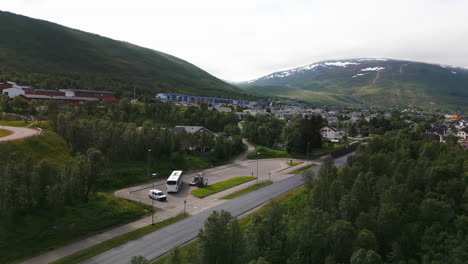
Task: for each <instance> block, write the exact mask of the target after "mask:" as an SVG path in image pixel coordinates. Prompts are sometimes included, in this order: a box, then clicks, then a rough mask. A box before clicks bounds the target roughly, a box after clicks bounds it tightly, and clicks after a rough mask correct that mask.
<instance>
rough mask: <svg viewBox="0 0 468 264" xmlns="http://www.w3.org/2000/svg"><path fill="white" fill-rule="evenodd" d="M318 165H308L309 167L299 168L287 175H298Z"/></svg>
mask: <svg viewBox="0 0 468 264" xmlns="http://www.w3.org/2000/svg"><path fill="white" fill-rule="evenodd" d="M317 166H318V164H310V165H307V166H303V167H300V168H299V169H297V170H294V171H291V172H290V173H289V174H299V173H301V172H303V171H305V170H308V169H310V168H313V167H317Z"/></svg>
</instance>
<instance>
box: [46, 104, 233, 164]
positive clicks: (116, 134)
mask: <svg viewBox="0 0 468 264" xmlns="http://www.w3.org/2000/svg"><path fill="white" fill-rule="evenodd" d="M48 116H49V118H50V120H51V126H52V127H53V129H54V130H55V131H56V132H57V133H58V134H60V135H62V136H63V137H64V138H65V139H66V140H67V142H68V143H69V144H70V146H71V148H72V151H73V152H77V151H84V150H86V149H88V148H90V147H93V148H96V149H99V150H100V151H101V152H102V153H103V154H104V155H105V157H107V158H108V159H109V160H145V159H146V158H147V155H148V154H147V150H148V149H151V153H150V155H151V158H152V159H157V158H162V157H173V156H174V155H177V154H178V153H182V152H183V151H184V150H187V149H190V148H192V147H199V148H200V149H203V150H206V149H209V150H211V149H213V150H214V154H215V155H216V157H217V158H219V159H221V160H222V159H226V158H227V157H228V156H229V155H230V153H238V152H239V151H241V150H242V139H241V137H240V136H239V135H237V134H239V133H240V131H239V128H238V127H237V121H238V118H237V116H236V115H234V114H232V113H221V112H218V111H216V110H210V109H209V108H208V107H207V106H206V105H202V106H200V107H187V108H184V107H177V106H174V105H170V104H163V103H153V104H143V105H141V104H129V103H128V102H125V101H123V102H121V103H120V104H117V105H107V106H105V107H97V106H96V105H94V104H87V105H86V106H85V107H84V108H83V109H75V110H72V111H71V112H67V113H64V112H58V111H57V108H56V107H54V106H53V105H52V104H50V105H49V109H48ZM143 120H146V121H144V122H143ZM174 125H191V126H194V125H201V126H206V127H207V128H208V129H212V130H213V131H221V132H222V131H228V132H230V134H231V135H232V138H231V140H228V139H227V138H224V137H214V136H213V134H209V133H197V134H190V133H186V132H183V133H181V134H176V133H174V132H173V131H172V130H171V128H172V126H174Z"/></svg>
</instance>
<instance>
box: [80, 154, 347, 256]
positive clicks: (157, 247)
mask: <svg viewBox="0 0 468 264" xmlns="http://www.w3.org/2000/svg"><path fill="white" fill-rule="evenodd" d="M349 155H352V154H348V155H346V156H343V157H340V158H337V159H335V165H336V166H337V167H339V166H342V165H344V164H345V163H346V159H347V157H348V156H349ZM318 169H319V167H315V168H313V169H312V170H314V171H317V170H318ZM302 184H303V180H302V176H301V175H300V174H297V175H294V176H291V177H289V178H286V179H283V180H281V181H278V182H275V183H274V184H272V185H269V186H266V187H264V188H261V189H259V190H256V191H253V192H250V193H248V194H245V195H243V196H239V197H237V198H234V199H232V200H229V201H227V202H224V203H222V204H220V205H218V206H216V207H213V208H210V209H207V210H205V211H203V212H201V213H199V214H196V215H193V216H190V217H189V218H186V219H184V220H182V221H179V222H177V223H175V224H172V225H170V226H167V227H165V228H162V229H160V230H157V231H155V232H153V233H151V234H148V235H146V236H143V237H141V238H138V239H135V240H133V241H130V242H128V243H126V244H124V245H121V246H118V247H116V248H114V249H111V250H108V251H106V252H104V253H101V254H100V255H97V256H95V257H93V258H90V259H88V260H87V261H84V262H83V263H86V264H98V263H99V264H118V263H122V264H124V263H125V264H127V263H128V262H129V260H130V258H131V257H132V256H143V257H145V258H147V259H148V260H153V259H156V258H158V257H159V256H161V255H164V254H165V253H167V252H169V251H170V250H172V249H173V248H174V247H176V246H179V245H182V244H184V243H187V242H188V241H190V240H192V239H194V238H196V237H197V235H198V232H199V230H200V229H201V228H202V227H203V223H204V221H205V220H206V218H207V217H208V216H209V215H210V214H211V212H212V211H214V210H218V211H219V210H226V211H229V212H230V213H231V214H232V215H233V216H236V217H237V216H240V215H242V214H243V213H245V212H247V211H250V210H252V209H254V208H256V207H258V206H260V205H262V204H264V203H266V202H268V201H270V200H272V199H273V198H275V197H277V196H279V195H281V194H283V193H285V192H287V191H289V190H292V189H294V188H297V187H299V186H301V185H302Z"/></svg>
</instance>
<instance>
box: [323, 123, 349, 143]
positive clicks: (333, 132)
mask: <svg viewBox="0 0 468 264" xmlns="http://www.w3.org/2000/svg"><path fill="white" fill-rule="evenodd" d="M320 134H321V135H322V138H323V139H326V140H340V139H342V138H343V137H344V136H346V132H344V131H341V130H339V129H336V128H332V127H329V126H326V127H323V128H322V129H320Z"/></svg>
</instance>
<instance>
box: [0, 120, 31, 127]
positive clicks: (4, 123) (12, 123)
mask: <svg viewBox="0 0 468 264" xmlns="http://www.w3.org/2000/svg"><path fill="white" fill-rule="evenodd" d="M30 124H31V122H28V121H0V126H13V127H25V126H27V125H30Z"/></svg>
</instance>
